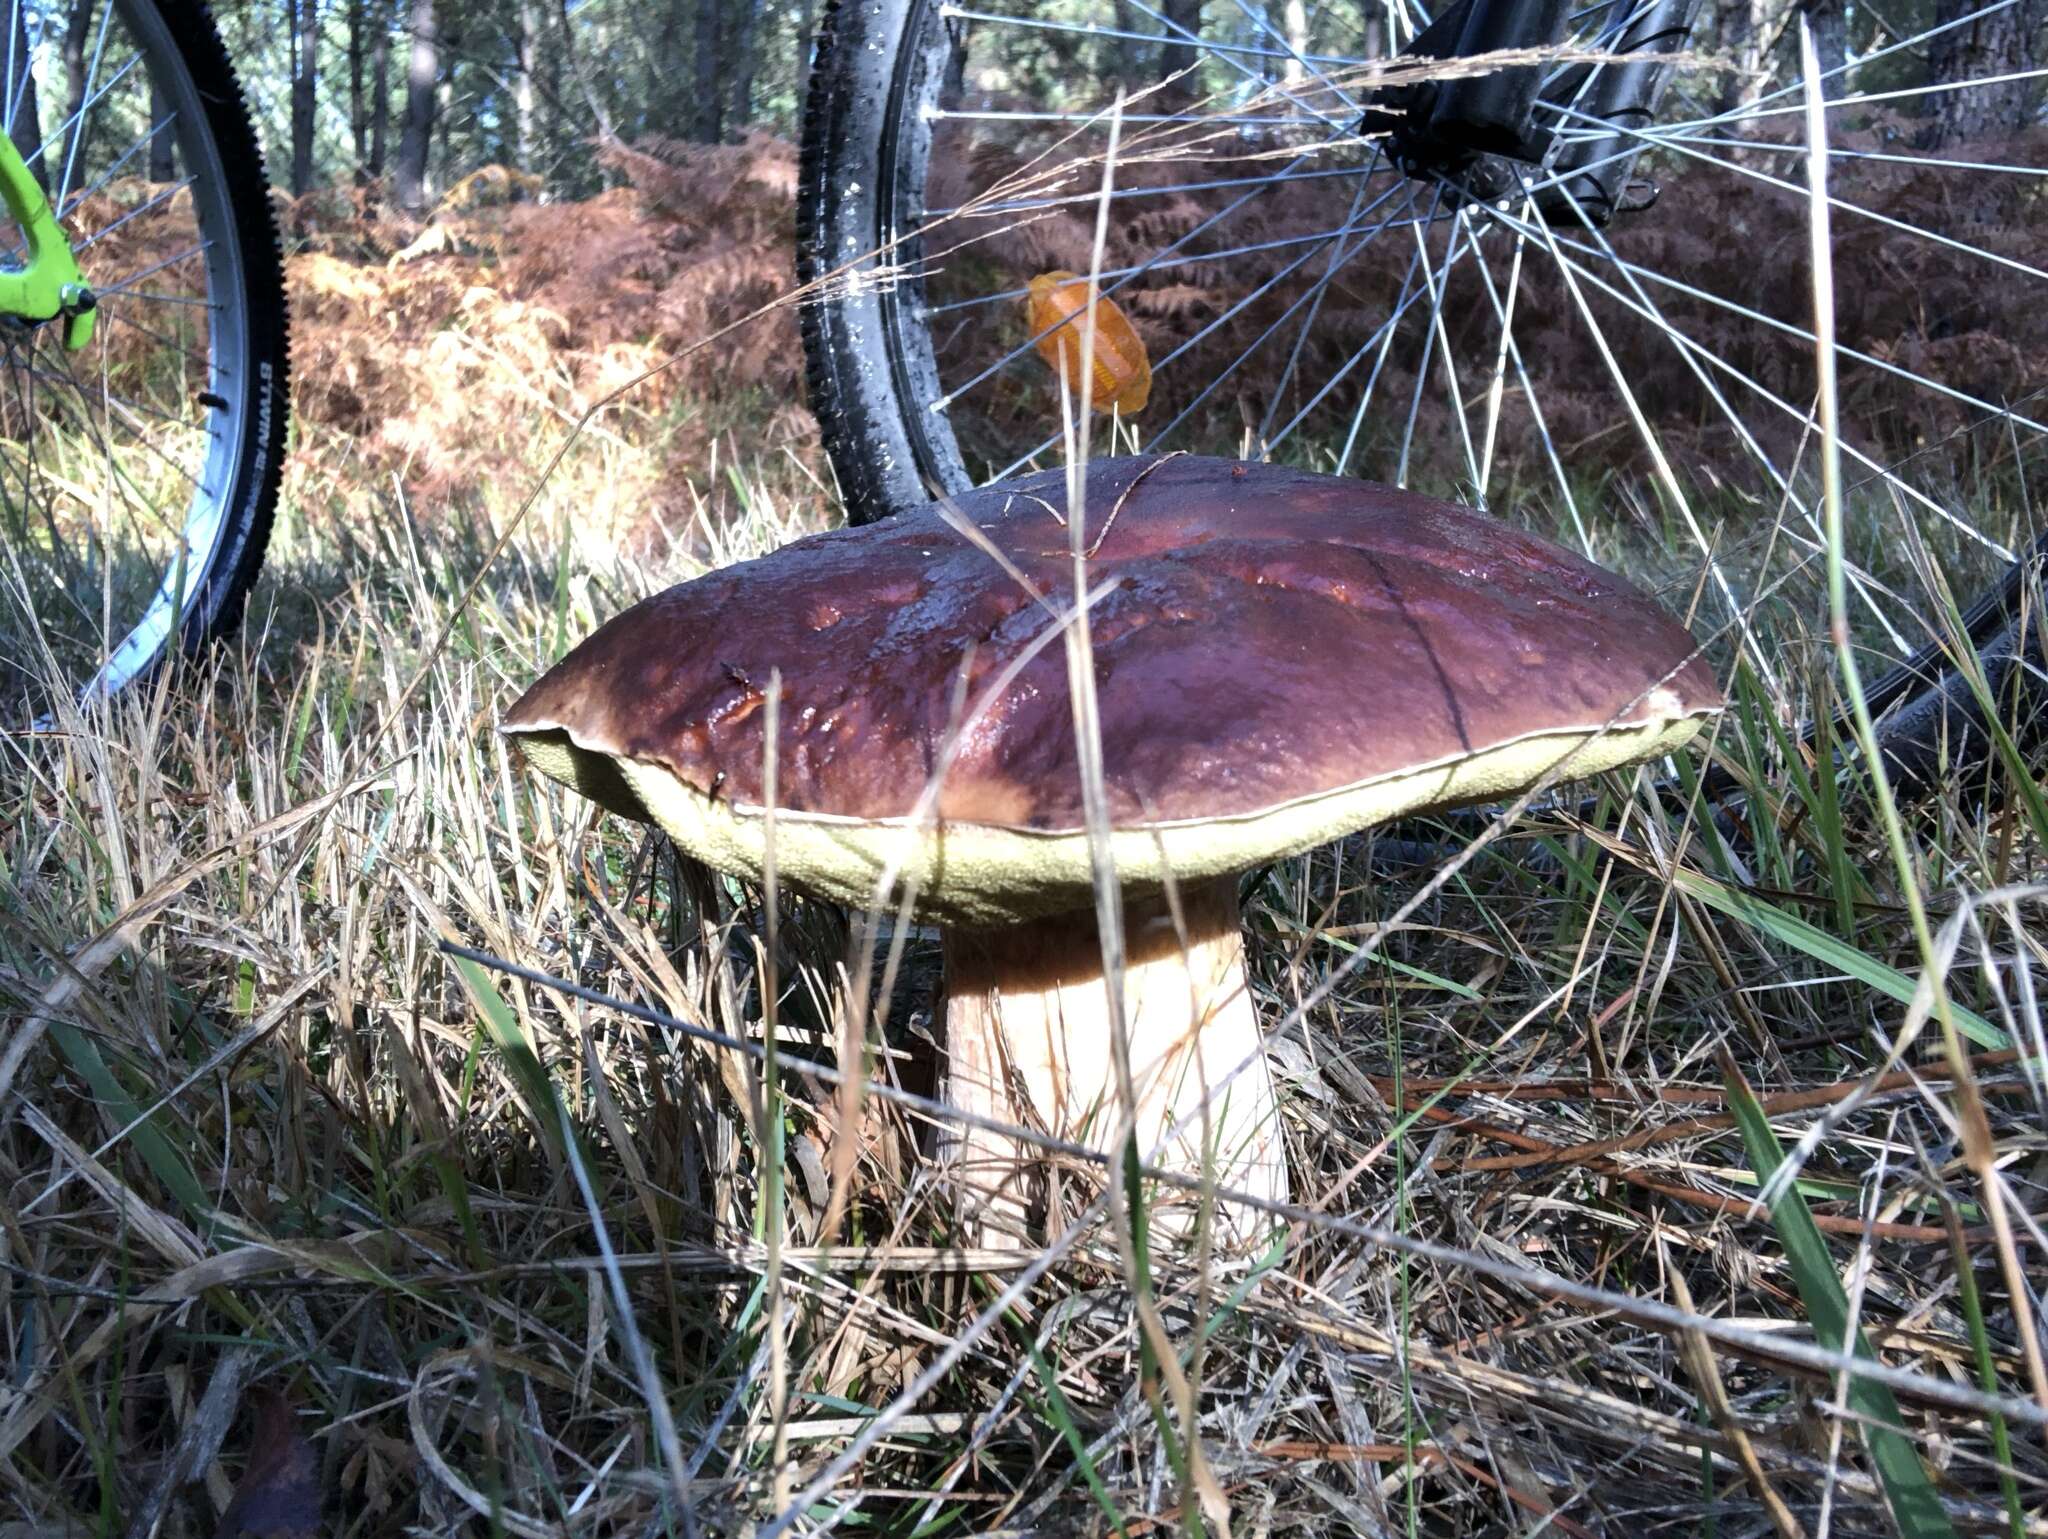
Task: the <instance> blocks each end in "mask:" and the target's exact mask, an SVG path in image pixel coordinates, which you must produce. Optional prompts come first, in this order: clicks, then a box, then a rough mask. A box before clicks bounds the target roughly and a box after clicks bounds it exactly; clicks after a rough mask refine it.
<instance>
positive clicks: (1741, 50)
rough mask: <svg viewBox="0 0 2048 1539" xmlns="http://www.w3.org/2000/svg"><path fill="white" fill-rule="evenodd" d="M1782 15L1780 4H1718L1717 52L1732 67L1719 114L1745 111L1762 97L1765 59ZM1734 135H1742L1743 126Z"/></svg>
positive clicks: (1747, 0) (1752, 0) (1722, 0)
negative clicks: (1742, 108)
mask: <svg viewBox="0 0 2048 1539" xmlns="http://www.w3.org/2000/svg"><path fill="white" fill-rule="evenodd" d="M1783 14H1784V7H1783V5H1782V4H1781V3H1777V0H1719V3H1718V4H1717V5H1715V7H1714V43H1715V52H1716V54H1717V55H1718V56H1719V57H1720V58H1722V59H1724V60H1726V61H1727V63H1728V66H1729V68H1728V69H1727V70H1726V72H1724V73H1723V75H1722V77H1721V93H1720V99H1719V100H1718V101H1717V102H1716V103H1715V106H1716V107H1717V108H1718V109H1719V110H1720V111H1722V112H1733V111H1735V110H1736V109H1738V108H1740V107H1746V106H1748V105H1749V104H1750V103H1751V102H1753V101H1755V100H1756V99H1757V97H1758V96H1760V95H1761V94H1763V83H1764V82H1763V70H1764V56H1765V54H1767V53H1768V52H1769V51H1770V47H1771V43H1772V41H1773V40H1774V39H1775V38H1776V37H1777V34H1778V20H1779V18H1780V17H1782V15H1783ZM1735 131H1736V132H1738V133H1740V132H1741V125H1739V124H1738V125H1736V128H1735Z"/></svg>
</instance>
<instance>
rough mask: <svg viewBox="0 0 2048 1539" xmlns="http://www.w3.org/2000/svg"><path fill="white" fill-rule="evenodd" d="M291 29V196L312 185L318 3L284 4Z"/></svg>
mask: <svg viewBox="0 0 2048 1539" xmlns="http://www.w3.org/2000/svg"><path fill="white" fill-rule="evenodd" d="M285 15H286V18H287V20H288V21H289V22H290V24H291V27H292V40H293V44H292V196H293V197H295V198H297V197H304V196H305V195H306V193H307V192H308V191H309V190H310V189H311V187H312V185H313V110H314V107H315V106H316V104H317V102H318V98H317V96H316V95H315V87H316V85H317V84H318V81H319V69H320V7H319V5H318V3H317V0H285Z"/></svg>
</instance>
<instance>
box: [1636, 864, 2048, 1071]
mask: <svg viewBox="0 0 2048 1539" xmlns="http://www.w3.org/2000/svg"><path fill="white" fill-rule="evenodd" d="M1671 879H1672V881H1673V882H1674V883H1676V884H1677V886H1678V888H1679V889H1680V890H1681V891H1682V892H1684V893H1685V894H1686V895H1687V896H1688V897H1691V898H1696V899H1698V900H1699V901H1700V902H1701V903H1704V904H1706V905H1707V907H1708V908H1711V909H1716V910H1718V911H1719V912H1721V913H1723V914H1726V915H1727V916H1728V917H1729V918H1731V919H1735V920H1739V921H1741V922H1742V923H1743V924H1746V925H1748V926H1749V927H1750V928H1751V929H1754V930H1761V931H1763V933H1764V934H1766V935H1768V936H1770V937H1771V938H1772V939H1773V940H1777V941H1780V942H1782V943H1784V944H1785V945H1787V946H1790V947H1792V948H1793V949H1794V950H1795V951H1803V952H1805V953H1806V955H1808V956H1810V957H1812V958H1813V959H1814V960H1815V961H1817V962H1820V963H1823V964H1824V965H1826V966H1827V967H1829V968H1831V969H1833V970H1834V971H1836V972H1841V973H1847V974H1848V975H1849V976H1850V977H1852V978H1854V979H1856V981H1857V982H1859V983H1863V984H1867V985H1869V986H1870V987H1871V988H1873V989H1876V990H1877V991H1878V992H1879V993H1880V994H1889V995H1890V996H1891V997H1892V998H1893V999H1896V1000H1897V1001H1899V1003H1900V1004H1911V1003H1912V1002H1913V996H1914V994H1915V993H1916V992H1917V991H1918V987H1919V986H1918V985H1917V984H1916V983H1915V982H1914V981H1913V979H1912V978H1910V977H1909V976H1907V975H1906V974H1905V973H1902V972H1900V971H1899V970H1898V969H1897V968H1896V967H1892V966H1890V965H1889V964H1887V963H1884V962H1880V961H1878V960H1877V958H1876V957H1873V956H1870V955H1869V954H1867V953H1865V952H1862V951H1859V950H1857V949H1856V948H1855V947H1854V946H1852V945H1850V944H1849V943H1848V942H1847V941H1845V940H1843V939H1842V938H1841V937H1840V936H1836V935H1830V934H1829V933H1828V932H1827V931H1825V930H1823V929H1821V928H1820V927H1819V926H1817V925H1813V924H1809V923H1807V921H1806V920H1804V919H1801V918H1800V917H1799V916H1798V915H1797V914H1792V913H1788V912H1786V911H1785V910H1784V909H1782V908H1779V907H1778V906H1777V905H1776V904H1774V903H1766V902H1765V901H1764V900H1763V899H1761V898H1758V897H1754V896H1752V895H1751V894H1749V893H1746V892H1744V891H1742V890H1741V889H1740V888H1738V887H1731V886H1729V885H1728V884H1727V883H1725V882H1717V881H1715V880H1714V878H1712V877H1711V876H1708V875H1707V874H1706V873H1704V872H1701V871H1687V870H1684V869H1683V868H1681V869H1679V870H1676V871H1673V872H1672V873H1671ZM1950 1008H1951V1009H1952V1010H1953V1011H1954V1012H1955V1021H1956V1029H1957V1030H1958V1031H1960V1032H1961V1033H1962V1034H1963V1035H1964V1036H1966V1037H1968V1038H1969V1039H1970V1040H1971V1041H1972V1042H1975V1043H1976V1044H1977V1045H1978V1046H1980V1047H1984V1048H1990V1049H1992V1050H1994V1051H1995V1050H1997V1049H1999V1048H2003V1047H2010V1046H2011V1045H2012V1039H2011V1038H2009V1037H2008V1036H2006V1034H2005V1033H2004V1032H2003V1031H2000V1030H1999V1029H1998V1028H1997V1027H1996V1026H1994V1025H1992V1024H1991V1022H1989V1021H1987V1020H1985V1019H1984V1017H1983V1016H1981V1015H1979V1014H1977V1013H1976V1012H1975V1011H1974V1010H1970V1009H1967V1008H1965V1007H1964V1006H1962V1005H1960V1004H1953V1003H1952V1004H1951V1006H1950Z"/></svg>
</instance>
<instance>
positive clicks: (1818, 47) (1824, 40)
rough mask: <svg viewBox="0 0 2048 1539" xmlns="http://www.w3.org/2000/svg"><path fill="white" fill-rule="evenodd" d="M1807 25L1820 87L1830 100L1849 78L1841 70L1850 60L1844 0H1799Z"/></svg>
mask: <svg viewBox="0 0 2048 1539" xmlns="http://www.w3.org/2000/svg"><path fill="white" fill-rule="evenodd" d="M1800 8H1801V9H1802V10H1803V11H1805V13H1806V25H1807V27H1808V28H1809V29H1810V30H1811V31H1812V33H1813V55H1814V59H1815V61H1816V62H1818V63H1819V65H1820V72H1821V91H1822V93H1823V94H1824V95H1825V96H1826V97H1827V98H1828V99H1829V100H1830V101H1832V100H1834V98H1836V97H1838V96H1840V95H1842V94H1843V93H1844V91H1845V90H1846V89H1847V87H1848V81H1847V79H1846V78H1845V76H1844V75H1843V74H1841V73H1840V71H1841V68H1842V66H1843V65H1844V64H1846V63H1848V62H1849V7H1848V4H1847V0H1800Z"/></svg>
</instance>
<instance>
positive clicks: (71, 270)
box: [0, 134, 98, 353]
mask: <svg viewBox="0 0 2048 1539" xmlns="http://www.w3.org/2000/svg"><path fill="white" fill-rule="evenodd" d="M0 203H5V204H6V205H7V212H8V213H9V214H10V215H11V216H13V219H14V222H15V223H16V224H17V225H19V226H20V227H21V232H22V235H23V237H24V239H26V241H27V242H28V264H27V265H26V266H25V267H21V268H17V269H13V270H8V271H0V316H13V317H15V318H16V319H19V320H23V321H29V322H34V323H40V322H43V321H54V320H56V319H57V318H58V317H59V316H62V317H63V320H64V346H65V347H66V348H68V349H69V350H70V351H72V352H74V353H76V352H79V351H81V350H82V349H83V348H84V347H85V346H86V345H87V344H88V343H90V342H91V341H92V324H93V313H94V310H95V308H96V307H97V303H98V301H97V300H96V299H95V298H94V296H93V292H92V289H91V287H90V286H89V285H88V284H87V283H86V281H85V276H84V274H82V273H81V272H79V270H78V261H77V258H75V257H73V256H72V254H71V243H70V242H69V241H67V240H66V239H65V238H64V232H63V231H62V230H61V229H59V228H58V226H57V216H56V215H55V214H54V213H52V212H51V210H50V200H49V199H48V198H46V197H44V196H43V189H42V187H41V186H40V185H39V184H38V183H37V181H36V179H35V175H34V173H32V172H31V171H30V170H29V168H28V164H27V162H25V161H24V160H23V159H22V158H21V152H20V151H19V150H17V149H16V148H15V147H14V141H13V140H12V139H10V138H8V137H7V136H6V135H5V134H0Z"/></svg>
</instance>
